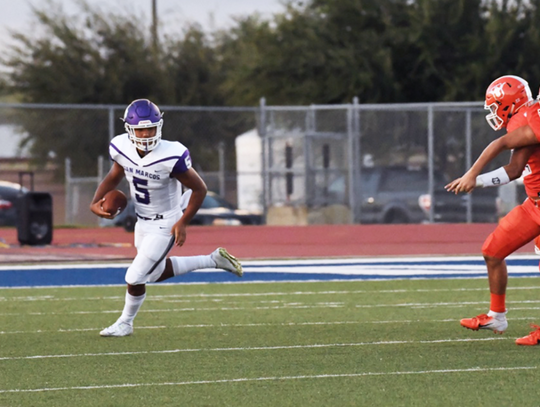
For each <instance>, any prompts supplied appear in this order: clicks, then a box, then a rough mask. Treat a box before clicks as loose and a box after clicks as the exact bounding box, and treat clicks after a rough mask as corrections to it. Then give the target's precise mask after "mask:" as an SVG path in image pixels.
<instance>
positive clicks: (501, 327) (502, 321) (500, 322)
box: [460, 314, 508, 334]
mask: <svg viewBox="0 0 540 407" xmlns="http://www.w3.org/2000/svg"><path fill="white" fill-rule="evenodd" d="M460 323H461V326H463V327H465V328H467V329H472V330H473V331H478V330H479V329H490V330H492V331H493V332H495V333H496V334H502V333H504V331H506V328H508V322H507V321H506V317H502V318H495V317H490V316H488V315H487V314H481V315H478V316H477V317H474V318H464V319H462V320H461V321H460Z"/></svg>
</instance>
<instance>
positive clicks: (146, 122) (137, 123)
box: [123, 99, 163, 151]
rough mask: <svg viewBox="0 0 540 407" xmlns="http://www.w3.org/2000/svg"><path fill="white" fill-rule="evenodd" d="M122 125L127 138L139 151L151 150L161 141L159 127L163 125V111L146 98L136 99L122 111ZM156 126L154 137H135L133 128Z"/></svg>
mask: <svg viewBox="0 0 540 407" xmlns="http://www.w3.org/2000/svg"><path fill="white" fill-rule="evenodd" d="M123 120H124V123H125V124H124V127H125V128H126V131H127V133H128V136H129V139H130V140H131V142H132V143H133V144H135V146H136V147H137V148H138V149H139V150H141V151H151V150H153V149H154V148H156V147H157V145H158V144H159V142H160V141H161V127H162V126H163V113H161V112H160V110H159V107H157V106H156V105H155V104H154V103H152V102H150V101H149V100H148V99H137V100H134V101H133V102H131V104H130V105H129V106H128V107H127V108H126V111H125V112H124V118H123ZM150 127H156V135H155V136H154V137H149V138H142V137H137V136H136V134H135V129H146V128H150Z"/></svg>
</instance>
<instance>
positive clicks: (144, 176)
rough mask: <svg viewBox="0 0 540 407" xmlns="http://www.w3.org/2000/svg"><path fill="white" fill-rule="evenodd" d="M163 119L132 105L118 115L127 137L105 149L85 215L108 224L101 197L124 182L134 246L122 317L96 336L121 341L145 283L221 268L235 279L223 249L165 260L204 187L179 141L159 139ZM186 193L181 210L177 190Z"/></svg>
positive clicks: (142, 104)
mask: <svg viewBox="0 0 540 407" xmlns="http://www.w3.org/2000/svg"><path fill="white" fill-rule="evenodd" d="M162 116H163V114H162V113H161V111H160V110H159V108H158V107H157V106H156V105H155V104H154V103H152V102H151V101H149V100H147V99H138V100H135V101H133V102H132V103H131V104H130V105H129V106H128V107H127V108H126V110H125V112H124V118H123V120H124V122H125V128H126V131H127V133H124V134H121V135H119V136H116V137H115V138H113V139H112V140H111V143H110V145H109V154H110V156H111V159H112V160H113V165H112V168H111V170H110V171H109V173H108V174H107V175H106V176H105V178H104V179H103V181H101V183H100V184H99V186H98V188H97V190H96V193H95V195H94V198H93V200H92V204H91V205H90V210H91V211H92V212H93V213H94V214H96V215H97V216H100V217H103V218H108V219H112V218H113V217H114V216H113V214H110V213H107V212H105V211H104V210H103V208H102V207H101V205H102V203H103V196H104V195H105V194H106V193H107V192H109V191H111V190H113V189H115V188H116V187H117V186H118V184H119V183H120V181H121V180H122V179H123V178H124V177H126V179H127V181H128V183H129V187H130V192H131V199H132V200H133V202H134V204H135V211H136V213H137V218H138V220H137V223H136V225H135V247H136V248H137V255H136V257H135V259H134V260H133V263H132V264H131V265H130V266H129V268H128V269H127V272H126V278H125V279H126V283H127V293H126V300H125V305H124V310H123V312H122V315H121V316H120V318H118V320H117V321H116V322H115V323H114V324H113V325H111V326H110V327H108V328H105V329H104V330H102V331H101V332H100V335H101V336H127V335H131V333H132V332H133V320H134V318H135V316H136V315H137V312H138V311H139V309H140V307H141V305H142V303H143V301H144V299H145V297H146V283H148V282H158V281H163V280H166V279H168V278H171V277H174V276H178V275H181V274H185V273H188V272H190V271H193V270H197V269H204V268H221V269H224V270H227V271H229V272H231V273H233V274H235V275H237V276H239V277H241V276H242V273H243V272H242V265H241V264H240V262H239V261H238V260H237V259H236V258H235V257H234V256H232V255H230V254H229V253H228V252H227V251H226V250H225V249H224V248H218V249H216V250H215V251H214V252H212V253H211V254H209V255H206V256H189V257H177V256H174V257H169V258H166V256H167V253H168V252H169V250H170V249H171V248H172V246H173V244H176V245H177V246H182V245H183V244H184V242H185V240H186V227H187V225H188V224H189V222H190V220H191V219H192V218H193V216H194V215H195V213H196V212H197V210H198V209H199V207H200V206H201V204H202V202H203V199H204V197H205V196H206V190H207V189H206V184H205V183H204V181H203V180H202V179H201V177H200V176H199V174H198V173H197V172H196V171H195V170H194V169H193V168H192V166H191V157H190V155H189V151H188V149H187V148H186V147H185V146H184V145H182V144H181V143H179V142H176V141H174V142H173V141H166V140H161V128H162V126H163V118H162ZM180 184H183V185H184V186H185V187H187V188H189V189H190V190H191V191H192V193H191V196H189V195H187V194H186V196H188V197H189V201H188V203H187V206H185V209H184V210H182V208H181V206H182V205H181V202H180V201H181V185H180Z"/></svg>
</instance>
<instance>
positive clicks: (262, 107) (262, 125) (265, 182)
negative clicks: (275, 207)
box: [259, 97, 270, 218]
mask: <svg viewBox="0 0 540 407" xmlns="http://www.w3.org/2000/svg"><path fill="white" fill-rule="evenodd" d="M259 137H260V138H261V155H262V157H261V167H262V168H261V174H262V177H263V179H262V189H263V191H262V192H263V214H264V217H265V218H266V215H267V214H268V203H269V201H270V199H269V192H268V191H269V179H268V145H267V143H268V140H267V138H266V99H265V98H264V97H262V98H261V99H260V101H259Z"/></svg>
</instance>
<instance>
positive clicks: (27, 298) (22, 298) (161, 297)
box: [0, 285, 540, 302]
mask: <svg viewBox="0 0 540 407" xmlns="http://www.w3.org/2000/svg"><path fill="white" fill-rule="evenodd" d="M66 288H67V287H66ZM538 289H540V286H530V287H508V291H514V290H538ZM468 291H485V292H486V293H487V292H489V288H488V287H487V285H486V287H483V288H452V289H446V288H441V289H427V288H426V289H414V290H408V289H399V290H352V291H349V290H344V291H293V292H263V293H224V294H204V293H201V294H170V295H151V296H149V297H148V300H147V301H150V300H153V301H157V300H167V299H175V298H207V299H213V298H227V297H273V296H284V297H285V296H295V295H348V294H400V293H436V292H468ZM106 300H114V301H124V296H120V295H115V296H98V297H55V296H53V295H40V296H18V297H9V296H0V301H23V302H28V301H78V302H80V301H106Z"/></svg>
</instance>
